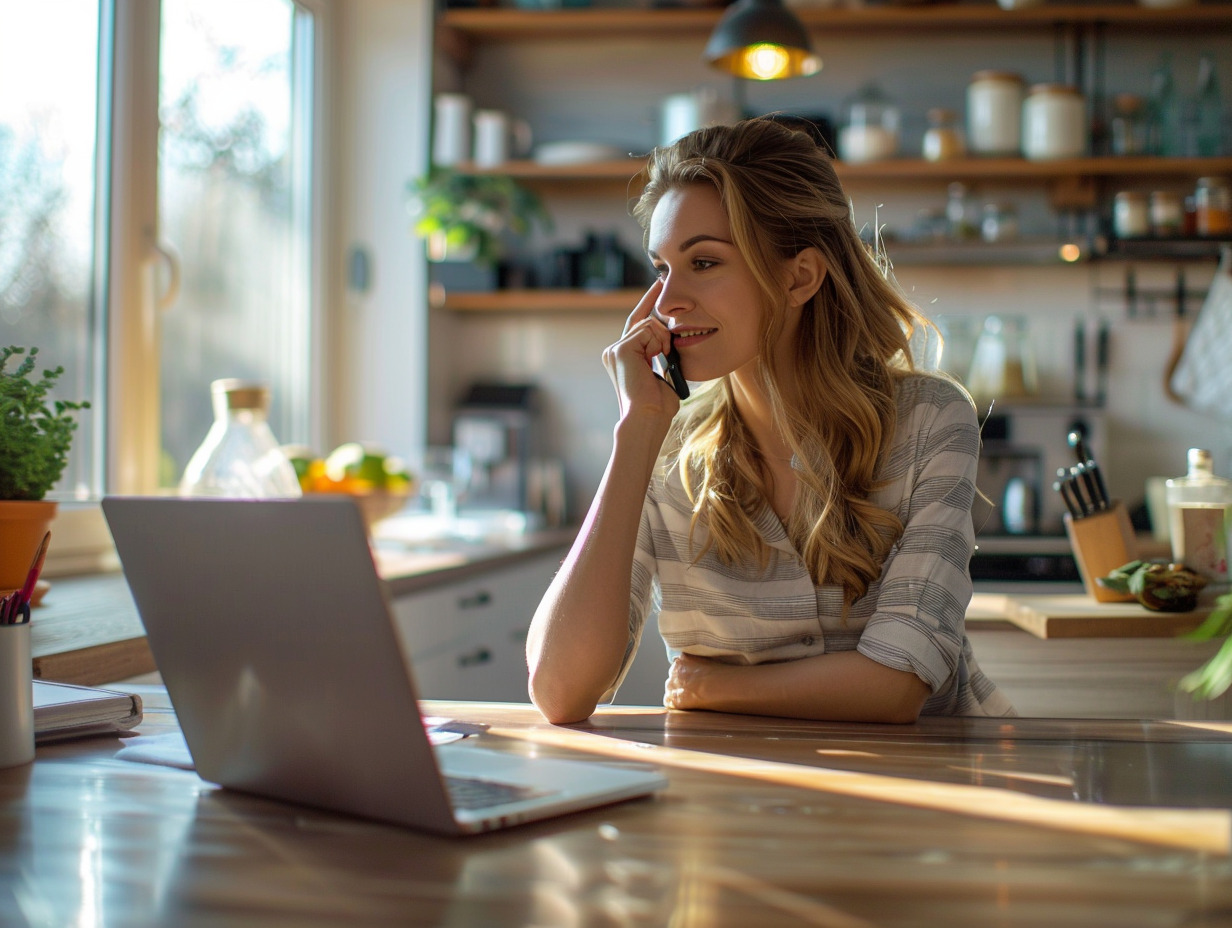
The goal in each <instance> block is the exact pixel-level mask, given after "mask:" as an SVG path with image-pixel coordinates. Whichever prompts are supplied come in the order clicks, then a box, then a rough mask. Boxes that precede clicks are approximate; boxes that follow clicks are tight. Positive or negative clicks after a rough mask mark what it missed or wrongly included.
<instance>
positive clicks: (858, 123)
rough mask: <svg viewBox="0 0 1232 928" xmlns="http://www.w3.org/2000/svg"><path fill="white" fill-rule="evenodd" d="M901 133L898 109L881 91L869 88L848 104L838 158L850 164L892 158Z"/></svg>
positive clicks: (876, 87)
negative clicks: (899, 132) (899, 130)
mask: <svg viewBox="0 0 1232 928" xmlns="http://www.w3.org/2000/svg"><path fill="white" fill-rule="evenodd" d="M898 129H899V113H898V107H897V106H895V105H894V102H893V101H892V100H891V99H890V98H889V97H888V96H887V95H886V94H885V93H884V92H883V91H882V90H881V88H880V87H878V86H877V85H876V84H868V85H866V86H865V87H864V88H863V89H862V90H861V91H860V92H859V93H858V94H856V95H855V96H854V97H853V98H852V99H851V100H850V101H849V102H848V104H847V125H845V126H844V127H843V128H842V129H840V130H839V134H838V156H839V157H840V158H841V159H842V160H843V161H846V162H848V163H850V164H864V163H867V162H869V161H881V160H882V159H884V158H891V157H893V156H894V155H895V154H896V153H897V152H898Z"/></svg>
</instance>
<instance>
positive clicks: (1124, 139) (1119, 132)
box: [1112, 93, 1147, 155]
mask: <svg viewBox="0 0 1232 928" xmlns="http://www.w3.org/2000/svg"><path fill="white" fill-rule="evenodd" d="M1146 109H1147V106H1146V100H1144V99H1143V98H1142V97H1140V96H1138V95H1137V94H1133V93H1119V94H1117V95H1116V99H1115V100H1114V101H1113V110H1114V112H1113V115H1112V153H1113V154H1114V155H1145V154H1146V153H1147V125H1146V118H1145V117H1146Z"/></svg>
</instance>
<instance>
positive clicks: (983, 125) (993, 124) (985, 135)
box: [967, 71, 1023, 157]
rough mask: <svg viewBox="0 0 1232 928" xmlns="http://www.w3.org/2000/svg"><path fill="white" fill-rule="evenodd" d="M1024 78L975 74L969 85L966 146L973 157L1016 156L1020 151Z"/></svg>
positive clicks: (986, 72) (992, 72)
mask: <svg viewBox="0 0 1232 928" xmlns="http://www.w3.org/2000/svg"><path fill="white" fill-rule="evenodd" d="M1022 97H1023V79H1022V78H1021V77H1020V76H1019V75H1017V74H1012V73H1010V72H1008V71H976V72H975V74H973V75H971V82H970V83H969V84H968V85H967V146H968V147H969V148H970V149H971V152H972V154H976V155H990V156H1001V157H1013V156H1015V155H1017V154H1019V152H1020V151H1021V143H1022Z"/></svg>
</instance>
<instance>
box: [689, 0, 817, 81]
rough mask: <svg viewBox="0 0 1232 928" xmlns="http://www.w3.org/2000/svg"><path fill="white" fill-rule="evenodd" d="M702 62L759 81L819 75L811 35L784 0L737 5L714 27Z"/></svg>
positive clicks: (755, 0)
mask: <svg viewBox="0 0 1232 928" xmlns="http://www.w3.org/2000/svg"><path fill="white" fill-rule="evenodd" d="M703 57H704V58H705V60H706V63H707V64H709V65H711V66H712V67H715V68H718V69H719V70H721V71H727V72H728V73H730V74H734V75H736V77H747V78H752V79H753V80H760V81H772V80H779V79H780V78H784V77H806V76H808V75H810V74H816V73H817V72H818V71H820V70H821V59H820V58H819V57H817V56H816V55H815V54H813V49H812V45H811V44H810V42H809V37H808V31H807V30H806V29H805V28H804V24H803V23H801V22H800V20H799V19H797V18H796V16H795V15H794V14H792V12H791V11H790V10H788V9H787V8H786V7H785V6H783V4H782V0H737V2H736V3H733V4H732V5H731V6H729V7H728V8H727V10H726V12H724V13H723V16H722V18H720V19H719V22H718V24H717V25H716V26H715V27H714V32H712V33H711V34H710V41H709V42H707V43H706V51H705V53H704V55H703Z"/></svg>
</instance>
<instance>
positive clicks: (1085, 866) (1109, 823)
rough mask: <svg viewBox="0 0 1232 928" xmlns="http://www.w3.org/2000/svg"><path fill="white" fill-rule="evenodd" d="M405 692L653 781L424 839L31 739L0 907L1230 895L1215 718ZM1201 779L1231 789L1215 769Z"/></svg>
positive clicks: (841, 905)
mask: <svg viewBox="0 0 1232 928" xmlns="http://www.w3.org/2000/svg"><path fill="white" fill-rule="evenodd" d="M136 689H137V690H138V691H140V692H142V698H143V701H144V703H145V706H146V717H145V721H144V722H143V723H142V725H141V726H140V728H139V732H140V733H141V734H144V735H151V734H154V735H156V734H167V733H174V732H175V731H176V730H177V727H178V726H177V724H176V720H175V716H174V713H173V712H172V711H171V710H170V709H169V707H168V704H167V701H166V694H165V692H162V691H159V690H156V689H154V688H148V687H147V688H136ZM424 711H425V712H427V713H430V714H433V715H447V716H452V717H455V718H459V719H466V720H472V721H482V722H484V723H486V724H488V725H490V726H491V728H490V730H489V731H488V732H487V733H485V734H483V735H480V736H478V740H479V743H480V744H481V745H483V746H486V747H490V748H494V749H496V750H502V751H510V752H514V753H520V754H534V755H541V756H561V755H567V756H571V757H577V756H578V754H577V752H579V751H581V752H586V754H588V755H591V756H594V757H598V758H601V759H606V760H609V761H611V760H614V761H616V762H620V763H624V762H627V761H628V760H629V759H632V760H633V761H636V762H639V763H653V764H656V765H658V766H659V767H660V769H662V770H663V771H664V773H665V774H666V776H667V779H668V787H667V788H666V789H665V790H664V791H663V792H662V793H660V794H658V795H657V796H655V797H654V798H652V799H642V800H635V801H632V802H626V803H621V804H618V805H614V806H609V807H606V808H602V809H596V810H592V811H589V812H581V813H576V814H573V815H569V816H565V817H563V818H559V819H555V820H551V821H545V822H539V823H535V824H532V825H526V826H521V827H519V828H515V829H511V830H508V831H504V832H496V833H492V834H488V835H481V836H476V837H474V838H464V839H457V838H439V837H433V836H431V835H426V834H420V833H417V832H413V831H410V830H407V829H403V828H399V827H395V826H389V825H384V824H381V823H376V822H368V821H362V820H358V819H352V818H349V817H346V816H341V815H336V814H333V813H328V812H324V811H317V810H313V809H309V808H305V807H300V806H291V805H287V804H284V803H280V802H275V801H271V800H265V799H261V798H259V797H253V796H246V795H242V794H238V793H233V792H231V791H228V790H220V789H216V788H213V787H211V786H209V785H208V784H205V783H203V782H202V781H201V780H200V779H199V778H198V777H197V776H196V775H195V774H194V773H192V772H190V771H186V770H180V769H174V768H170V767H158V766H153V765H149V764H143V763H134V762H129V761H125V760H123V759H120V758H117V756H116V755H117V753H118V752H119V751H120V749H121V748H122V747H123V746H124V744H125V743H126V740H125V739H120V738H114V737H104V738H91V739H86V740H82V741H77V742H68V743H64V744H60V745H46V746H42V747H40V748H38V752H37V759H36V761H35V762H34V764H33V765H32V766H27V767H19V768H13V769H10V770H4V771H0V796H2V797H3V801H2V802H0V831H3V833H5V834H7V835H9V836H11V838H12V841H11V848H10V853H9V857H10V861H9V863H10V864H11V866H12V868H13V869H14V872H20V873H21V874H22V877H21V886H22V895H21V900H25V902H20V901H15V900H14V899H12V898H10V899H7V900H6V899H4V898H0V921H4V922H6V923H7V922H8V921H15V922H16V921H23V920H25V918H24V917H25V916H28V913H29V911H31V909H30V908H29V907H28V906H30V905H37V906H38V908H37V911H38V912H39V913H40V917H41V918H42V919H43V920H44V921H46V922H47V923H48V924H70V923H76V922H78V921H80V920H81V913H82V912H89V913H90V917H91V919H92V920H93V921H94V922H97V923H99V924H104V923H105V924H161V925H186V924H213V923H217V922H224V921H227V922H235V923H237V924H238V923H242V924H244V925H251V926H255V928H267V926H269V928H273V926H283V925H297V926H317V925H319V926H322V928H324V926H327V925H338V924H345V925H349V926H365V928H366V926H377V925H392V924H399V925H401V924H413V925H459V926H462V925H465V926H471V925H483V926H485V928H505V926H524V925H531V924H539V925H554V926H576V928H583V926H605V928H606V926H613V928H615V926H633V925H669V924H670V925H679V926H705V928H729V926H730V928H761V926H766V928H784V926H797V925H799V926H829V928H871V926H881V928H898V926H902V928H907V926H921V925H928V926H933V925H936V926H941V925H944V926H947V928H987V926H990V925H1013V926H1015V928H1035V926H1039V928H1045V926H1046V928H1053V926H1056V925H1117V926H1118V928H1154V926H1159V925H1195V926H1196V925H1200V924H1201V925H1215V924H1223V920H1224V919H1225V917H1226V913H1227V912H1229V911H1232V858H1229V857H1228V856H1227V854H1226V846H1227V841H1228V834H1229V825H1228V820H1229V811H1228V805H1229V804H1228V802H1227V801H1226V800H1225V801H1223V804H1222V806H1221V807H1211V804H1210V803H1209V802H1208V801H1206V799H1207V797H1205V796H1202V795H1201V794H1200V790H1199V789H1198V787H1197V785H1196V784H1197V783H1198V781H1199V779H1201V778H1200V777H1198V776H1197V774H1198V773H1199V772H1201V771H1200V768H1201V767H1202V763H1203V759H1204V758H1205V759H1207V760H1209V758H1210V757H1211V756H1214V755H1215V754H1218V755H1219V756H1221V757H1226V752H1227V751H1228V750H1229V749H1232V743H1230V741H1229V739H1230V738H1232V736H1230V735H1229V734H1228V733H1227V732H1225V731H1220V730H1206V729H1200V728H1194V727H1189V726H1185V725H1180V724H1168V723H1134V722H1121V723H1115V722H1113V723H1109V722H1100V723H1094V722H1065V721H1054V720H1038V719H1011V720H996V719H968V720H955V719H935V720H926V721H925V722H921V723H919V724H917V725H909V726H890V725H873V726H869V725H850V724H848V725H843V724H837V723H829V724H823V723H810V722H796V721H791V720H782V719H751V718H746V717H740V716H726V715H718V714H712V713H679V712H666V711H664V710H661V709H639V708H629V707H612V708H609V709H604V710H600V711H599V712H598V713H596V715H595V716H594V717H593V718H592V719H591V720H590V721H589V722H587V723H585V724H582V725H575V726H567V727H559V726H550V725H547V724H546V723H544V722H543V721H542V719H541V718H539V717H538V715H537V714H536V713H535V712H534V710H533V709H532V708H531V707H530V706H527V705H513V704H505V705H493V704H480V703H426V704H425V705H424ZM408 724H417V720H408ZM1186 752H1190V753H1189V754H1186ZM1208 772H1209V771H1208ZM1135 778H1136V780H1137V781H1138V782H1139V784H1144V783H1148V781H1153V782H1156V783H1158V782H1161V781H1164V780H1172V781H1173V782H1174V785H1176V786H1177V787H1178V788H1179V789H1180V790H1181V791H1182V796H1181V798H1184V795H1183V794H1184V791H1185V790H1189V791H1190V792H1189V793H1188V795H1189V796H1190V797H1191V798H1193V797H1197V798H1198V799H1199V800H1201V801H1203V802H1205V804H1206V805H1207V807H1206V808H1190V809H1185V808H1176V807H1171V808H1149V807H1145V806H1144V805H1142V804H1141V803H1139V802H1134V803H1124V802H1121V801H1118V796H1117V789H1118V787H1119V786H1123V785H1124V784H1125V783H1126V782H1127V781H1128V780H1134V779H1135ZM1208 779H1211V780H1214V781H1216V782H1220V783H1222V787H1221V788H1222V789H1223V790H1224V793H1223V794H1221V795H1224V796H1226V795H1227V790H1228V786H1227V784H1228V783H1229V782H1232V778H1229V777H1228V776H1227V775H1226V771H1224V775H1223V776H1222V778H1219V777H1215V776H1211V777H1208ZM1076 797H1077V798H1076ZM947 805H950V806H952V807H949V808H947ZM1002 812H1004V814H1001V813H1002ZM99 887H106V891H105V892H103V891H100V889H99ZM19 902H20V904H22V905H23V906H24V907H23V908H20V909H18V908H17V906H18V905H19Z"/></svg>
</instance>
